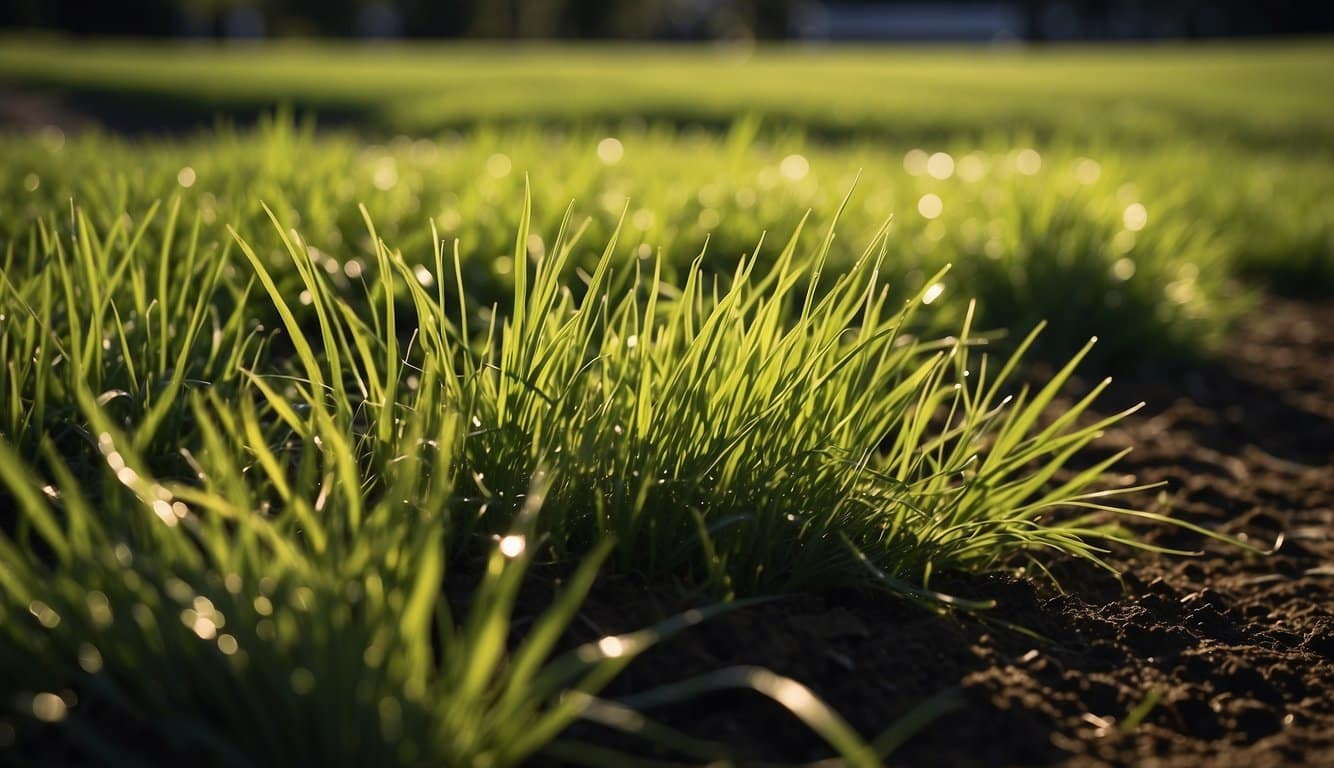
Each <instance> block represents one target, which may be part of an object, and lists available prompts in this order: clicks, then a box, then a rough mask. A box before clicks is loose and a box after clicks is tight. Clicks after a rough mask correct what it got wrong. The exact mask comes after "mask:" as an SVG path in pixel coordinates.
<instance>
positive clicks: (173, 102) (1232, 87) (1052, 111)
mask: <svg viewBox="0 0 1334 768" xmlns="http://www.w3.org/2000/svg"><path fill="white" fill-rule="evenodd" d="M1331 71H1334V52H1331V48H1330V46H1329V45H1328V43H1327V42H1325V41H1311V42H1305V43H1296V44H1294V43H1285V44H1282V45H1278V44H1259V43H1241V44H1236V43H1233V44H1216V45H1200V46H1194V47H1190V48H1184V47H1181V46H1172V45H1127V46H1121V47H1112V46H1109V47H1102V48H1089V47H1078V46H1072V47H1064V48H1063V47H1056V46H1053V47H1048V48H1043V49H1037V50H1034V49H1026V48H1022V47H1012V48H1007V47H998V48H992V49H979V48H950V47H936V48H933V47H921V48H912V47H900V48H870V47H865V48H857V47H849V48H841V47H840V48H823V47H815V46H813V47H809V48H802V47H795V46H793V47H774V48H769V47H760V48H758V49H745V48H714V49H709V48H698V47H691V46H620V47H583V48H578V47H569V46H562V47H544V46H531V47H523V48H505V49H499V50H498V49H495V48H493V47H488V46H484V45H452V46H438V45H424V44H418V45H412V44H404V45H356V44H347V43H341V44H340V43H313V42H287V43H277V44H266V45H264V46H262V47H260V48H255V47H252V46H245V45H242V46H225V45H207V44H186V45H164V44H151V43H112V42H97V41H79V42H78V43H77V44H71V43H67V42H62V41H60V40H57V39H49V40H42V39H33V38H31V37H28V38H23V39H10V40H6V41H5V45H4V46H3V51H0V79H3V80H7V81H10V82H14V83H19V84H25V83H26V84H30V85H42V86H46V87H53V88H59V89H64V90H65V91H67V92H71V93H74V94H83V95H84V96H86V97H96V98H100V99H101V100H102V102H103V104H104V105H106V104H115V103H119V104H120V105H121V114H122V116H125V117H131V115H126V114H125V113H126V112H128V111H129V110H127V109H126V107H127V106H130V105H133V106H135V107H147V108H149V109H151V108H153V107H155V106H156V107H158V111H159V112H161V111H168V110H163V109H162V108H161V107H162V105H164V104H165V105H167V106H168V109H169V111H175V112H177V113H178V114H179V113H180V112H181V111H182V110H192V111H193V113H194V114H196V115H199V114H203V115H205V116H207V115H211V114H213V113H214V112H216V111H219V110H250V111H262V110H267V109H271V108H272V107H273V105H274V104H278V103H287V104H291V105H293V106H295V107H297V108H311V109H315V110H317V111H320V112H322V113H325V114H330V115H334V114H343V115H349V116H352V115H355V116H358V117H364V118H366V119H369V120H371V121H373V122H375V123H377V124H379V125H380V126H382V127H385V128H387V129H389V130H409V131H414V132H421V131H429V130H432V129H439V128H441V127H447V126H473V125H476V124H477V123H479V122H488V121H489V122H507V121H513V122H520V123H525V124H531V123H533V122H538V123H542V124H548V125H549V124H552V123H554V122H564V123H567V124H569V123H576V122H585V123H586V122H605V121H613V122H614V121H619V120H620V119H623V118H627V117H629V118H639V119H643V120H647V121H649V122H657V121H661V120H670V121H672V122H675V123H677V124H686V123H700V124H712V125H714V126H718V125H724V126H725V125H727V124H730V123H731V122H732V121H733V120H734V119H735V117H736V115H737V114H738V112H747V111H750V112H753V113H755V114H757V115H759V116H761V117H765V118H769V119H771V120H772V121H773V122H775V123H776V124H779V125H788V124H791V125H799V126H805V127H808V128H810V129H811V130H812V131H815V132H818V133H822V134H826V135H843V136H846V135H848V134H861V135H874V136H878V137H884V136H897V137H900V138H902V139H907V140H910V141H918V142H934V141H939V140H940V139H941V138H942V137H959V136H963V137H967V138H971V139H974V140H977V139H980V138H982V137H983V136H985V135H987V134H990V133H995V132H1002V133H1010V132H1015V131H1032V132H1034V133H1036V134H1037V135H1038V137H1039V138H1041V139H1044V140H1046V139H1052V138H1071V137H1082V138H1089V137H1114V138H1118V139H1124V140H1130V139H1133V140H1137V141H1140V142H1144V143H1150V144H1151V143H1153V142H1154V141H1156V140H1157V139H1160V138H1163V137H1169V138H1173V139H1176V138H1179V137H1181V136H1182V131H1183V129H1184V130H1185V131H1186V132H1187V135H1192V136H1195V137H1197V138H1204V137H1210V138H1227V139H1235V140H1239V141H1242V142H1244V143H1246V144H1247V145H1248V146H1257V147H1258V146H1267V147H1275V148H1283V147H1285V146H1287V147H1289V148H1290V146H1291V145H1290V144H1289V142H1294V141H1300V142H1302V143H1303V145H1304V146H1307V147H1310V146H1319V145H1324V146H1327V145H1328V139H1329V137H1330V128H1329V126H1330V125H1331V122H1330V117H1331V107H1330V106H1329V105H1328V104H1327V103H1326V100H1322V99H1319V98H1312V95H1313V94H1318V93H1321V92H1323V91H1322V86H1323V90H1328V86H1329V85H1330V84H1331V76H1330V74H1329V73H1330V72H1331ZM1057 105H1059V108H1058V107H1057Z"/></svg>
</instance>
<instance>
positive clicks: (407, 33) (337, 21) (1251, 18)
mask: <svg viewBox="0 0 1334 768" xmlns="http://www.w3.org/2000/svg"><path fill="white" fill-rule="evenodd" d="M907 5H917V6H922V7H926V6H928V5H929V4H928V3H926V2H924V0H829V1H828V2H819V0H3V2H0V27H7V28H36V29H49V30H52V31H58V32H63V33H67V34H73V35H109V36H122V35H126V36H142V37H157V36H162V37H166V36H178V37H286V36H328V37H448V38H480V39H561V38H569V39H630V40H649V39H656V40H673V39H677V40H710V39H712V40H717V39H729V38H756V39H783V38H788V37H793V36H796V35H798V34H799V33H800V31H801V25H800V24H798V23H795V20H798V19H800V18H803V17H805V16H807V15H809V14H810V13H811V12H812V11H813V10H815V11H821V12H823V11H825V10H827V9H838V8H855V9H861V10H866V9H872V10H874V9H889V8H894V7H903V6H907ZM982 6H992V7H996V6H999V7H1005V8H1008V9H1010V10H1012V11H1015V12H1017V13H1018V14H1019V15H1020V17H1021V18H1022V19H1023V20H1024V29H1023V36H1024V37H1026V38H1028V39H1033V40H1042V39H1098V38H1106V37H1118V36H1120V37H1125V36H1132V37H1156V36H1177V37H1215V36H1232V35H1269V34H1299V33H1325V34H1328V33H1331V32H1334V1H1326V2H1316V1H1315V0H1308V1H1303V0H1264V1H1263V2H1255V1H1254V0H1215V1H1212V2H1210V1H1207V0H1013V1H1012V2H996V1H995V0H992V1H991V2H985V1H984V0H952V1H951V3H950V4H949V7H945V6H939V7H936V8H934V9H933V12H935V13H949V12H951V11H950V8H954V9H967V8H969V7H973V8H976V7H982ZM1125 19H1134V20H1136V22H1137V23H1138V24H1139V26H1131V27H1127V26H1126V25H1125V24H1124V23H1123V22H1124V20H1125ZM1127 28H1129V29H1131V30H1132V31H1131V32H1129V33H1126V32H1125V31H1124V30H1125V29H1127ZM1136 30H1140V31H1136Z"/></svg>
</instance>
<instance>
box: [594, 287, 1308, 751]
mask: <svg viewBox="0 0 1334 768" xmlns="http://www.w3.org/2000/svg"><path fill="white" fill-rule="evenodd" d="M1331 331H1334V304H1331V303H1328V302H1326V303H1324V304H1309V303H1298V302H1292V301H1286V300H1279V299H1271V300H1269V301H1267V302H1266V303H1265V305H1264V306H1263V307H1262V309H1261V310H1260V311H1257V312H1255V313H1254V314H1253V315H1252V316H1251V317H1249V318H1248V319H1246V320H1245V321H1244V322H1243V324H1242V325H1241V327H1240V328H1239V329H1238V331H1237V333H1236V335H1235V338H1234V339H1233V340H1232V342H1231V343H1230V345H1229V346H1228V347H1227V348H1226V349H1224V350H1223V351H1222V354H1221V356H1220V357H1219V359H1218V360H1217V361H1216V362H1214V363H1211V364H1208V365H1199V366H1194V367H1187V368H1183V369H1180V370H1176V371H1157V372H1153V371H1150V372H1144V373H1140V374H1136V375H1132V376H1130V377H1128V379H1129V380H1128V381H1122V382H1118V383H1117V384H1116V385H1115V387H1114V389H1113V390H1112V392H1111V393H1110V394H1109V395H1108V396H1106V397H1105V398H1103V402H1106V403H1109V404H1111V405H1121V404H1128V403H1130V402H1133V401H1132V400H1131V398H1134V399H1144V400H1146V401H1147V407H1146V408H1145V409H1143V410H1142V411H1141V412H1140V413H1138V414H1136V415H1135V416H1133V417H1131V418H1130V419H1128V420H1127V421H1126V422H1125V423H1124V425H1123V426H1121V427H1119V428H1117V429H1115V430H1113V431H1110V432H1109V433H1108V434H1107V435H1106V437H1105V438H1104V440H1103V443H1102V446H1103V448H1104V449H1105V450H1115V449H1118V448H1120V447H1123V446H1127V445H1133V446H1135V451H1134V453H1132V454H1131V456H1130V457H1129V458H1127V459H1126V461H1125V463H1124V465H1123V466H1124V467H1125V468H1126V469H1128V470H1129V471H1131V472H1134V473H1135V474H1136V475H1137V476H1138V478H1139V480H1141V481H1145V482H1156V481H1164V482H1165V483H1166V487H1165V488H1164V490H1163V491H1162V492H1161V493H1159V494H1157V495H1152V494H1144V495H1142V497H1141V498H1140V499H1138V502H1139V504H1140V505H1141V508H1155V509H1162V510H1164V511H1166V510H1168V509H1170V510H1171V513H1172V514H1173V515H1175V516H1177V517H1181V518H1183V519H1186V520H1190V521H1192V522H1195V523H1198V524H1201V525H1205V526H1208V527H1210V528H1212V529H1215V530H1218V531H1220V532H1224V533H1227V534H1229V535H1232V536H1235V537H1238V538H1242V539H1245V540H1248V541H1250V542H1253V543H1254V544H1256V545H1257V546H1260V547H1264V548H1268V547H1271V546H1272V545H1273V544H1274V542H1275V541H1276V539H1278V537H1279V536H1280V534H1281V535H1282V544H1281V546H1280V547H1279V548H1278V550H1277V552H1275V553H1274V554H1272V555H1268V556H1261V555H1255V554H1249V553H1247V552H1245V551H1244V550H1241V549H1239V548H1236V547H1233V546H1229V545H1226V544H1223V543H1219V542H1214V541H1208V540H1202V537H1201V536H1199V535H1197V534H1192V533H1190V532H1188V531H1182V530H1180V529H1171V528H1168V529H1164V528H1162V527H1161V526H1147V527H1141V535H1142V536H1144V537H1145V538H1146V539H1147V540H1149V541H1151V542H1153V543H1155V544H1159V545H1163V546H1171V547H1181V548H1189V549H1203V550H1204V553H1203V554H1202V555H1201V556H1199V557H1193V558H1173V557H1165V556H1159V555H1148V554H1136V553H1133V552H1128V551H1126V552H1118V553H1114V554H1113V556H1112V559H1111V561H1112V562H1113V563H1114V564H1115V565H1116V567H1117V568H1118V569H1120V571H1121V574H1122V577H1123V583H1120V582H1118V580H1117V579H1115V578H1113V577H1112V576H1110V575H1109V574H1107V573H1106V572H1105V571H1102V570H1099V569H1097V568H1095V567H1093V566H1090V565H1087V564H1084V563H1076V562H1066V561H1061V562H1057V563H1056V564H1055V567H1054V568H1053V569H1052V570H1053V574H1054V575H1055V577H1056V579H1057V581H1058V582H1059V583H1060V585H1061V587H1063V588H1064V590H1065V591H1064V592H1061V591H1060V590H1058V589H1057V588H1055V587H1054V586H1053V585H1052V583H1051V582H1050V581H1049V580H1041V581H1039V580H1036V579H1030V578H1026V577H1022V576H1019V575H995V576H990V577H986V578H973V579H955V580H953V581H947V582H939V583H936V584H934V586H936V587H939V588H943V589H944V591H947V592H953V593H955V594H962V595H967V596H969V597H994V598H995V599H996V600H997V601H999V603H1000V607H999V608H998V609H996V610H994V611H990V612H987V613H986V614H983V615H981V616H977V617H970V616H964V615H952V616H939V615H935V614H933V613H930V612H928V611H926V610H924V609H922V608H920V607H916V606H914V605H911V604H908V603H905V602H904V601H901V600H897V599H893V598H890V597H887V596H886V595H884V594H880V593H867V592H859V591H845V592H836V593H827V594H821V595H803V596H796V597H790V598H785V599H782V600H779V601H776V602H772V603H766V604H763V605H760V606H757V607H752V608H749V609H745V610H740V611H737V612H735V613H732V614H728V615H726V616H723V617H721V618H717V619H714V620H712V621H709V622H706V623H705V624H703V625H701V626H699V627H696V628H694V629H692V630H691V631H689V632H687V633H685V634H683V635H681V636H679V637H677V638H676V639H674V640H672V641H671V642H670V643H668V644H666V645H664V646H662V647H661V648H659V649H657V650H655V651H653V652H652V653H650V654H649V655H647V656H645V657H644V658H642V659H640V660H638V661H637V662H635V664H633V665H632V666H631V667H630V668H629V669H628V670H627V672H626V674H625V675H623V677H622V678H621V679H619V680H618V681H617V682H616V685H615V688H614V689H613V690H612V691H610V692H609V693H611V694H612V695H616V694H623V693H628V692H632V691H642V690H646V689H649V688H652V687H654V686H657V685H662V684H666V683H671V682H676V681H680V680H682V679H684V678H686V677H688V676H691V675H695V674H703V673H707V672H710V671H712V670H717V669H720V668H723V667H730V666H734V665H758V666H763V667H767V668H768V669H771V670H773V671H774V672H777V673H779V674H782V675H786V676H789V677H791V678H794V679H796V680H798V681H801V682H802V683H805V684H806V685H809V686H810V687H811V688H812V689H813V690H814V691H815V692H816V693H817V694H818V695H819V696H820V697H821V698H822V699H824V700H825V701H826V702H828V703H829V704H831V705H832V706H833V707H834V708H835V709H837V710H838V711H839V712H840V713H842V714H843V715H844V716H845V717H846V718H847V719H848V720H849V721H850V723H851V724H852V725H853V726H854V727H856V728H857V729H858V730H859V731H860V732H861V733H863V734H867V735H873V734H876V733H878V732H879V731H881V730H882V729H883V728H884V727H886V726H887V725H888V724H890V723H891V722H893V721H894V720H895V719H896V718H899V717H901V716H903V715H905V714H907V713H908V712H910V711H912V709H913V707H914V706H916V705H918V704H920V703H921V702H923V701H924V700H927V699H928V698H930V697H932V696H933V695H935V694H937V693H939V692H941V691H946V690H953V691H954V692H955V694H956V697H957V702H958V704H959V706H958V708H956V709H954V710H952V711H950V712H949V713H947V714H945V715H943V716H941V717H939V718H938V719H936V720H935V721H934V722H933V723H932V724H931V725H929V726H927V727H926V728H925V729H924V730H922V731H921V732H919V733H918V734H917V735H916V736H915V737H913V738H912V739H911V740H910V741H909V742H908V743H907V744H906V745H904V746H903V747H902V748H900V749H899V750H898V751H896V752H895V753H894V754H893V756H892V758H891V763H892V764H896V765H931V766H934V765H940V766H946V765H948V766H957V765H1045V764H1064V765H1103V764H1111V765H1132V764H1133V765H1147V764H1153V765H1183V766H1184V765H1191V766H1195V765H1236V766H1246V768H1259V767H1260V766H1269V765H1275V766H1277V765H1299V764H1304V765H1334V694H1332V693H1331V692H1332V691H1334V599H1331V595H1332V594H1334V538H1332V535H1331V531H1332V529H1331V522H1332V520H1331V518H1334V472H1331V464H1332V463H1334V462H1332V461H1331V459H1332V456H1334V334H1332V333H1331ZM681 605H682V603H680V602H679V601H677V600H674V599H673V598H671V597H664V596H663V593H662V590H660V589H657V590H654V589H648V588H645V587H640V586H636V585H633V584H628V583H624V582H619V583H618V582H615V581H612V582H610V583H606V584H604V586H603V587H602V589H601V591H600V592H599V593H598V594H597V595H596V596H595V599H594V600H593V601H592V602H590V604H589V606H588V608H587V609H586V611H585V613H584V614H583V616H582V620H583V626H584V628H585V630H586V631H587V632H588V635H589V636H590V637H594V636H596V635H598V634H601V633H605V632H613V631H625V630H630V629H635V628H637V627H639V626H643V625H644V624H647V623H651V622H652V621H654V620H655V619H657V618H660V617H662V616H664V615H668V614H669V613H671V612H672V611H674V610H677V609H679V608H680V607H681ZM1002 618H1003V619H1004V622H1009V623H1010V624H1012V625H1017V626H1018V627H1022V628H1023V630H1026V631H1020V630H1018V629H1015V628H1013V627H1011V626H1007V625H1006V624H1005V623H1004V622H1001V621H999V620H1000V619H1002ZM1034 633H1035V634H1036V635H1039V636H1040V637H1035V636H1034ZM649 714H650V715H652V716H654V717H655V718H656V719H657V720H659V721H660V722H665V723H667V724H670V725H671V726H673V727H675V728H678V729H680V730H682V731H685V732H686V733H689V734H691V735H694V736H698V737H701V738H706V739H710V740H716V741H720V742H725V743H727V744H731V745H734V746H735V751H734V756H735V757H737V758H739V759H741V760H742V762H745V761H748V760H749V761H760V760H781V761H805V760H812V759H818V758H821V757H827V756H828V755H829V751H828V748H827V747H825V746H823V744H822V743H821V742H820V741H819V739H818V738H816V737H814V736H813V735H811V734H810V733H809V732H808V731H807V730H806V729H805V728H804V727H802V726H801V725H800V723H798V722H797V721H796V720H795V719H793V718H792V717H791V716H789V715H787V714H786V713H785V712H784V711H783V710H782V709H780V708H779V707H778V706H777V705H775V704H772V703H771V702H769V701H768V700H767V699H764V698H762V697H760V696H759V695H758V694H755V693H751V692H737V693H717V694H710V695H708V696H706V697H703V698H696V699H693V700H691V701H690V702H689V703H688V704H680V705H673V706H671V707H668V708H663V709H659V710H656V711H654V712H650V713H649ZM571 735H572V736H573V737H576V738H580V739H584V740H594V741H610V742H611V743H613V744H624V742H622V741H621V740H620V739H621V737H619V736H612V737H608V736H607V735H606V734H605V733H603V732H601V731H599V730H598V729H596V728H595V727H593V726H581V727H580V728H578V729H576V730H575V731H574V732H573V733H572V734H571ZM642 750H643V745H642V743H639V747H638V750H637V751H641V752H642ZM661 756H662V757H671V756H672V755H670V754H669V753H666V752H664V753H662V755H661ZM675 757H678V758H679V757H680V756H679V755H676V756H675Z"/></svg>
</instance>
